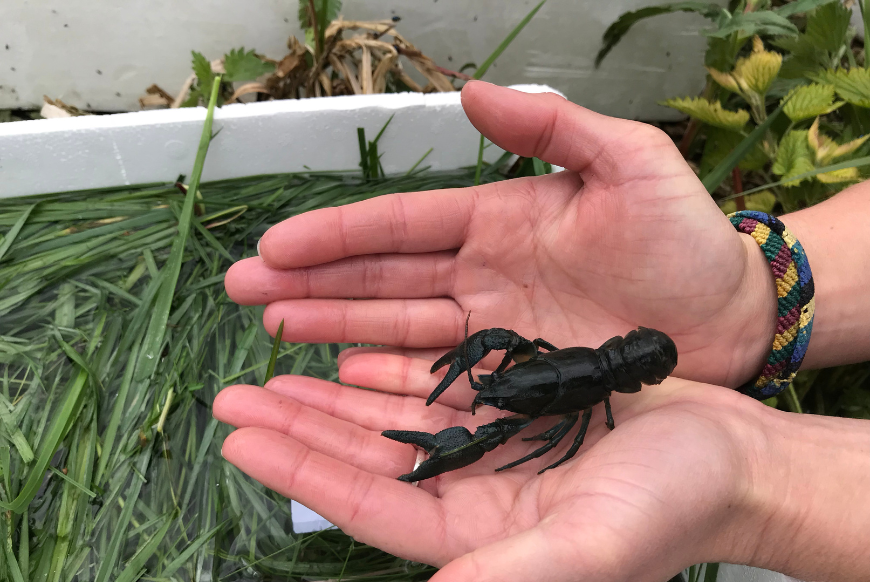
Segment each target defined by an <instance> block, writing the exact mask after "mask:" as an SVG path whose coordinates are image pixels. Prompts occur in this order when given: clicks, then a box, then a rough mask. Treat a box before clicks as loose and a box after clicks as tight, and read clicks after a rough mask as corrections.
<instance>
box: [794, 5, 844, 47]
mask: <svg viewBox="0 0 870 582" xmlns="http://www.w3.org/2000/svg"><path fill="white" fill-rule="evenodd" d="M851 17H852V11H851V10H849V9H848V8H846V7H845V6H843V5H842V4H841V3H839V2H831V3H829V4H825V5H824V6H820V7H818V8H816V9H815V10H813V11H812V12H810V13H809V14H807V29H806V32H805V35H806V37H807V40H809V41H810V42H811V43H813V44H814V45H815V46H817V47H819V48H820V49H823V50H826V51H828V52H832V53H835V52H838V51H839V50H840V47H842V46H843V44H844V43H845V42H846V34H847V32H848V30H849V22H850V21H851Z"/></svg>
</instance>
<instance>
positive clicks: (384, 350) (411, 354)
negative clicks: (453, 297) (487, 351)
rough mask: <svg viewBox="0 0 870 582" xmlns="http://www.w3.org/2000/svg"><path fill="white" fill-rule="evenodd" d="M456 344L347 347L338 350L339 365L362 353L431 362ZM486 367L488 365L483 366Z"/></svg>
mask: <svg viewBox="0 0 870 582" xmlns="http://www.w3.org/2000/svg"><path fill="white" fill-rule="evenodd" d="M455 347H456V346H444V347H441V348H395V347H392V346H379V347H362V348H345V349H343V350H341V351H340V352H338V365H339V367H341V364H342V362H344V361H345V360H346V359H347V358H349V357H350V356H357V355H360V354H393V355H394V356H403V357H405V358H417V359H418V360H426V361H429V362H435V361H436V360H438V358H440V357H441V356H443V355H444V354H446V353H447V352H449V351H451V350H453V349H454V348H455ZM481 367H484V368H485V367H486V366H481Z"/></svg>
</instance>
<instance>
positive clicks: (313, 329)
mask: <svg viewBox="0 0 870 582" xmlns="http://www.w3.org/2000/svg"><path fill="white" fill-rule="evenodd" d="M282 319H283V320H284V333H283V335H282V339H283V340H284V341H285V342H303V343H361V344H385V345H390V346H403V347H413V348H423V347H434V346H444V345H450V344H453V345H456V344H458V343H459V342H460V341H462V340H461V339H458V340H457V338H462V335H463V325H464V321H465V320H464V319H463V317H462V308H460V307H459V305H457V304H456V302H455V301H453V300H452V299H444V298H437V299H368V300H359V301H350V300H341V299H288V300H285V301H276V302H274V303H270V304H269V305H267V306H266V310H265V311H264V312H263V325H264V326H265V327H266V331H268V332H269V334H270V335H272V336H273V337H274V335H275V334H276V333H277V332H278V325H279V324H280V323H281V320H282Z"/></svg>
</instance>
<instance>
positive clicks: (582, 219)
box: [226, 83, 775, 385]
mask: <svg viewBox="0 0 870 582" xmlns="http://www.w3.org/2000/svg"><path fill="white" fill-rule="evenodd" d="M463 106H464V107H465V110H466V112H467V114H468V116H469V119H470V120H471V121H472V123H474V125H475V126H476V127H477V128H478V129H479V130H480V131H481V132H482V133H483V134H484V135H486V136H487V137H489V138H490V139H491V140H492V141H493V142H495V143H496V144H498V145H499V146H501V147H503V148H505V149H507V150H509V151H514V152H517V153H519V154H521V155H526V156H537V157H540V158H542V159H544V160H546V161H548V162H551V163H553V164H557V165H560V166H564V167H565V168H566V169H567V170H568V171H566V172H560V173H557V174H554V175H549V176H541V177H535V178H526V179H518V180H511V181H505V182H498V183H494V184H489V185H485V186H481V187H478V188H468V189H455V190H442V191H435V192H424V193H416V194H395V195H390V196H383V197H379V198H376V199H372V200H368V201H364V202H360V203H357V204H353V205H349V206H345V207H341V208H329V209H322V210H315V211H312V212H308V213H306V214H302V215H300V216H296V217H293V218H291V219H288V220H286V221H284V222H282V223H279V224H277V225H276V226H274V227H272V228H271V229H270V230H269V231H268V232H267V233H266V234H265V235H264V237H263V239H262V240H261V244H260V257H261V258H253V259H247V260H245V261H241V262H239V263H237V264H236V265H234V266H233V267H232V268H231V269H230V271H229V273H228V275H227V277H226V287H227V291H228V292H229V294H230V296H231V297H232V298H233V299H234V300H235V301H237V302H240V303H244V304H264V303H267V304H269V305H268V307H267V309H266V312H265V316H264V322H265V325H266V327H267V329H268V330H269V331H270V332H271V333H273V334H274V333H275V331H276V330H277V327H278V323H279V322H280V320H282V319H284V320H285V327H284V339H285V340H287V341H303V342H362V343H373V344H382V345H388V346H397V347H400V348H439V349H440V350H442V351H443V347H447V346H455V345H456V344H458V343H459V342H460V341H461V339H462V334H463V324H464V321H465V315H466V314H467V312H469V311H471V312H472V317H471V328H472V329H471V331H475V330H478V329H484V328H488V327H505V328H511V329H514V330H516V331H517V332H519V333H520V334H523V335H526V336H527V337H543V338H545V339H547V340H548V341H550V342H552V343H553V344H555V345H557V346H558V347H568V346H577V345H587V346H593V347H596V346H597V345H599V344H600V343H601V342H603V341H604V340H606V339H608V338H609V337H612V336H614V335H623V334H625V333H626V332H627V331H629V330H631V329H633V328H635V327H637V326H638V325H642V326H646V327H651V328H654V329H658V330H661V331H664V332H665V333H667V334H669V335H670V336H671V337H672V338H673V339H674V341H675V342H676V344H677V347H678V350H679V352H680V366H679V367H678V369H677V372H676V373H677V375H679V376H682V377H687V378H692V379H696V380H702V381H710V382H714V383H716V384H721V385H736V384H738V383H741V382H743V381H746V380H748V379H749V378H750V377H752V375H753V374H754V373H756V372H757V371H758V368H759V367H760V365H761V363H762V358H763V356H764V354H765V352H766V351H767V350H769V346H770V342H771V340H772V334H773V331H772V327H771V329H769V330H768V329H767V328H766V327H764V326H759V325H757V324H755V325H753V324H751V322H753V321H756V320H759V319H760V320H762V321H770V322H771V326H772V325H773V322H774V319H775V316H774V315H773V312H772V311H770V313H768V312H766V311H764V310H765V309H767V310H773V309H775V305H774V301H773V299H772V298H773V297H774V292H773V290H772V280H771V277H770V275H769V271H767V270H766V269H765V268H764V267H763V266H762V268H761V270H760V271H756V270H753V268H752V266H753V263H752V260H753V259H755V260H757V261H760V262H761V263H762V265H763V261H764V259H763V257H762V256H761V253H760V250H759V249H758V247H757V245H756V244H755V243H754V242H753V241H751V240H749V239H748V237H741V236H740V235H739V234H738V233H737V232H736V231H735V230H734V229H733V228H732V227H731V225H730V224H729V223H728V221H727V219H726V218H725V216H724V215H723V214H722V213H721V211H719V209H718V208H717V207H716V205H715V203H714V202H713V201H712V200H711V198H710V196H709V194H707V192H706V190H705V189H704V188H703V186H702V185H701V183H700V182H699V181H698V179H697V178H696V176H695V175H694V173H693V172H692V171H691V169H690V168H689V167H688V165H687V164H686V163H685V162H684V161H683V159H682V157H681V156H680V154H679V152H678V151H677V149H676V148H675V147H674V145H673V144H672V142H671V141H670V139H669V138H668V137H667V136H666V135H665V134H664V133H662V132H660V131H659V130H657V129H655V128H653V127H651V126H648V125H645V124H641V123H636V122H631V121H625V120H618V119H613V118H608V117H605V116H601V115H598V114H595V113H593V112H590V111H588V110H585V109H583V108H581V107H578V106H576V105H573V104H571V103H569V102H568V101H565V100H564V99H562V98H560V97H559V96H557V95H553V94H542V95H528V94H524V93H519V92H516V91H512V90H510V89H504V88H499V87H495V86H492V85H488V84H485V83H469V84H468V85H467V86H466V87H465V89H464V90H463ZM744 239H745V240H744ZM753 253H754V255H753ZM755 255H757V257H756V256H755ZM765 292H766V293H767V295H764V293H765ZM756 296H760V297H769V298H771V300H770V301H769V302H768V303H765V304H764V305H761V303H762V302H760V301H759V300H756V299H754V297H756ZM348 299H369V301H349V300H348ZM747 330H750V331H749V333H754V334H755V336H754V337H747ZM753 330H754V331H753ZM768 336H769V337H768ZM405 353H408V354H412V353H413V352H405ZM424 355H429V354H424Z"/></svg>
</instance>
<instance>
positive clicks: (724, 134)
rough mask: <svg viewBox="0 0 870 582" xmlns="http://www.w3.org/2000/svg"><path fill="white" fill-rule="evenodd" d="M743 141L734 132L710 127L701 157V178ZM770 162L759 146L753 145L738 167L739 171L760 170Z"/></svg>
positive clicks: (741, 136)
mask: <svg viewBox="0 0 870 582" xmlns="http://www.w3.org/2000/svg"><path fill="white" fill-rule="evenodd" d="M741 141H743V135H742V134H740V133H737V132H736V131H730V130H728V129H720V128H717V127H710V128H708V129H707V141H706V142H705V143H704V153H703V155H702V157H701V173H700V175H701V178H704V176H706V175H707V174H709V173H710V172H712V171H713V168H715V167H716V166H717V165H719V164H720V163H721V162H722V160H724V159H725V158H726V157H728V154H730V153H731V152H732V151H734V149H735V148H736V147H737V146H738V145H740V142H741ZM768 161H770V160H769V159H768V157H767V154H765V153H764V149H763V148H762V147H761V144H755V147H753V148H752V149H751V150H750V151H749V153H747V154H746V157H745V158H743V159H742V160H741V161H740V163H739V164H738V167H739V168H740V169H741V170H747V171H752V170H760V169H761V168H763V167H764V166H765V165H766V164H767V162H768Z"/></svg>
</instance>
